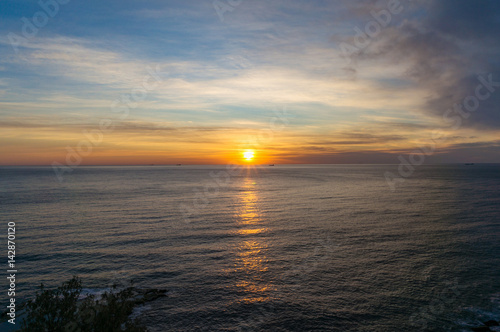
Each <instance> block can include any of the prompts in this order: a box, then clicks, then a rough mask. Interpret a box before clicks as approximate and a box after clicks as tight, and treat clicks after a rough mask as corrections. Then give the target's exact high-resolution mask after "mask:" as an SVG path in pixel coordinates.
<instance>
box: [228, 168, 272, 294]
mask: <svg viewBox="0 0 500 332" xmlns="http://www.w3.org/2000/svg"><path fill="white" fill-rule="evenodd" d="M250 171H251V170H250V169H249V173H248V174H247V177H246V178H245V179H244V180H243V183H242V187H241V192H240V193H239V196H238V201H239V205H240V207H239V210H238V211H237V219H236V220H237V225H236V226H237V228H238V230H237V233H238V235H239V236H240V237H241V240H240V241H239V242H238V244H237V247H236V248H235V253H236V257H235V270H236V272H237V273H238V274H241V275H242V276H243V277H242V278H240V279H239V281H238V283H237V284H236V286H237V287H238V288H240V289H241V290H242V291H243V292H244V293H245V297H244V299H243V300H241V301H243V302H246V303H252V302H261V301H267V300H269V291H270V290H271V285H270V284H267V283H265V282H263V280H265V279H264V278H263V274H264V273H265V272H266V271H267V270H268V259H267V257H266V251H267V250H268V245H267V243H266V242H265V237H263V236H259V235H262V234H264V233H266V232H268V229H267V228H266V227H264V225H263V219H262V216H261V213H260V209H259V193H258V189H257V187H256V182H255V181H257V179H258V177H252V176H251V174H250ZM255 235H257V236H255Z"/></svg>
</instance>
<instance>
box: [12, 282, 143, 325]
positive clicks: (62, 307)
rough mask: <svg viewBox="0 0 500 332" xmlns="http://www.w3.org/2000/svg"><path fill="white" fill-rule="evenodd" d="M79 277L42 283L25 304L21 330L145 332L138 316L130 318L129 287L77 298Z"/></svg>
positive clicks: (130, 291)
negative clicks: (48, 284) (55, 284)
mask: <svg viewBox="0 0 500 332" xmlns="http://www.w3.org/2000/svg"><path fill="white" fill-rule="evenodd" d="M81 291H82V283H81V279H79V278H78V277H73V278H72V279H71V280H69V281H66V282H64V283H63V284H62V285H61V286H60V287H58V288H57V289H54V290H47V289H45V288H44V286H43V284H42V285H41V287H40V292H39V293H38V292H37V294H36V298H35V299H34V300H32V301H30V302H29V303H28V304H27V305H26V318H25V319H24V321H23V322H22V323H21V329H20V330H19V331H21V332H28V331H29V332H31V331H37V332H38V331H40V332H45V331H47V332H87V331H88V332H113V331H128V332H144V331H147V329H146V328H145V327H144V326H141V325H140V324H139V323H138V322H137V320H134V321H130V320H129V319H128V317H129V316H130V314H131V313H132V311H133V309H134V306H135V301H133V300H132V299H131V297H132V288H127V289H125V290H122V291H120V292H117V293H114V292H105V293H104V294H103V295H102V297H101V299H100V300H96V299H95V296H93V295H90V296H88V297H86V298H85V299H84V300H82V301H78V298H79V296H80V293H81Z"/></svg>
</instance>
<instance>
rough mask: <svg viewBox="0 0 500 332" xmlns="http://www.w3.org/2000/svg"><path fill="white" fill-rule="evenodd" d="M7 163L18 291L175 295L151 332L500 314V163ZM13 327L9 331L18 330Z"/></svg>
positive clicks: (335, 326)
mask: <svg viewBox="0 0 500 332" xmlns="http://www.w3.org/2000/svg"><path fill="white" fill-rule="evenodd" d="M386 171H391V172H395V173H396V172H397V165H276V166H274V167H270V166H256V167H244V168H243V167H239V168H233V169H228V168H227V167H226V166H128V167H122V166H120V167H118V166H116V167H112V166H107V167H99V166H93V167H90V166H81V167H77V168H75V169H74V170H73V172H71V173H66V174H65V175H64V177H63V182H59V181H58V179H57V177H56V176H55V174H54V172H53V170H52V168H51V167H0V208H1V212H0V220H1V225H2V228H3V230H2V232H3V233H2V234H3V235H2V239H3V240H2V241H1V243H2V245H3V246H4V250H3V252H4V253H5V260H4V262H5V265H4V272H3V274H4V277H2V280H4V281H3V283H2V285H3V288H4V291H1V293H2V294H4V296H2V297H0V300H1V304H2V306H4V308H5V305H7V303H8V302H7V301H8V297H7V295H6V294H7V293H6V292H7V289H8V287H9V286H8V282H7V279H6V277H7V276H8V275H7V272H5V271H6V270H7V263H6V261H7V248H6V246H7V241H6V239H7V228H8V226H7V225H8V223H9V222H14V223H15V225H16V268H17V273H16V282H17V285H16V297H17V300H18V301H22V300H26V299H29V298H32V297H33V296H34V294H35V292H36V290H37V289H38V288H39V286H40V283H44V284H45V285H46V286H48V287H55V286H58V285H60V284H61V282H63V281H66V280H68V279H70V278H71V277H72V276H73V275H77V276H79V277H81V278H82V280H83V284H84V287H85V289H86V290H87V291H89V292H99V291H103V290H106V289H109V288H110V287H111V285H113V284H117V285H119V286H120V287H126V286H127V285H134V286H135V287H139V288H141V287H142V288H165V289H168V293H167V296H166V297H163V298H160V299H158V300H156V301H153V302H150V303H147V304H146V305H145V306H143V307H139V308H138V309H137V310H136V312H135V315H136V316H137V317H139V318H140V319H141V321H142V322H143V323H144V324H145V325H146V326H148V328H149V330H150V331H353V332H354V331H357V332H359V331H381V332H382V331H383V332H386V331H470V328H471V327H474V326H478V325H481V322H483V321H485V320H489V319H496V320H498V319H500V241H499V235H500V165H491V164H489V165H487V164H476V165H458V164H455V165H423V166H418V167H417V169H416V171H415V173H414V174H412V175H411V176H409V177H408V178H406V179H405V181H404V182H402V183H400V184H398V186H397V188H396V190H395V191H392V190H391V188H390V187H389V185H388V184H387V182H386V179H385V177H384V173H385V172H386ZM9 325H10V324H6V323H3V324H2V325H1V326H0V329H2V330H5V331H7V330H8V329H9Z"/></svg>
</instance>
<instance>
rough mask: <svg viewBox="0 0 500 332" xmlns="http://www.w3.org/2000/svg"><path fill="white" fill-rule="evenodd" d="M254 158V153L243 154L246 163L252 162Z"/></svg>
mask: <svg viewBox="0 0 500 332" xmlns="http://www.w3.org/2000/svg"><path fill="white" fill-rule="evenodd" d="M254 157H255V152H254V151H253V150H246V151H245V152H243V158H244V159H245V160H246V161H252V160H253V158H254Z"/></svg>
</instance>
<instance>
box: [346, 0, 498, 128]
mask: <svg viewBox="0 0 500 332" xmlns="http://www.w3.org/2000/svg"><path fill="white" fill-rule="evenodd" d="M423 9H424V10H425V13H426V15H425V16H423V17H422V14H419V13H414V14H413V16H410V17H409V18H407V19H406V20H405V21H403V22H402V23H401V24H400V25H399V26H397V27H394V26H393V27H388V28H387V29H385V30H383V31H382V33H381V35H380V37H379V38H377V39H376V40H374V41H373V42H372V43H371V45H370V46H369V47H367V48H366V49H363V50H361V51H360V52H358V53H357V54H355V55H354V57H355V58H356V60H357V61H360V62H372V63H373V62H375V61H377V60H378V61H380V59H383V60H385V61H389V62H391V63H396V64H404V65H405V66H406V70H405V72H403V73H401V74H400V77H402V78H406V79H408V80H411V81H413V82H415V83H416V84H417V86H419V87H420V88H424V89H426V90H427V96H426V98H425V99H424V100H423V103H422V104H421V106H420V109H421V111H423V112H427V113H429V114H432V115H434V116H437V117H442V116H443V114H444V113H445V112H446V111H447V110H448V109H450V108H452V107H453V106H454V105H455V104H462V103H463V101H464V99H465V98H466V97H467V96H470V95H474V93H475V89H476V87H477V85H478V84H479V83H480V82H479V81H478V75H483V76H487V75H489V74H491V75H492V77H493V80H494V81H497V82H499V81H500V62H499V61H498V59H499V58H500V47H498V43H496V42H494V40H496V39H497V38H498V35H500V19H499V18H500V17H499V13H500V3H499V2H497V1H493V0H491V1H490V0H486V1H478V2H471V1H466V0H460V1H454V0H453V1H452V0H445V1H437V0H436V1H426V2H424V3H423ZM499 103H500V91H497V93H495V94H492V96H491V97H490V98H489V99H487V100H485V101H482V102H481V104H480V107H479V110H478V111H476V112H475V113H474V114H472V115H471V116H470V117H468V118H467V119H464V126H470V127H480V128H486V129H497V128H498V126H499V125H500V112H499V108H498V105H499Z"/></svg>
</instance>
